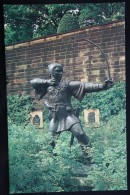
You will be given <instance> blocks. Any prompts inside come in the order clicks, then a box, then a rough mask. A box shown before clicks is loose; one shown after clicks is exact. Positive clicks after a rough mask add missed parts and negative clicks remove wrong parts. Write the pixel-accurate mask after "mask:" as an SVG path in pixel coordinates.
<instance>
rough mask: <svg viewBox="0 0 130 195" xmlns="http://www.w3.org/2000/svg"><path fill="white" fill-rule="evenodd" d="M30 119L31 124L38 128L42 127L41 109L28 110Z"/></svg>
mask: <svg viewBox="0 0 130 195" xmlns="http://www.w3.org/2000/svg"><path fill="white" fill-rule="evenodd" d="M30 120H31V124H32V125H35V126H36V127H38V128H42V127H43V115H42V111H34V112H30Z"/></svg>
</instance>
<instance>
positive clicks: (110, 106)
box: [73, 82, 126, 121]
mask: <svg viewBox="0 0 130 195" xmlns="http://www.w3.org/2000/svg"><path fill="white" fill-rule="evenodd" d="M125 106H126V91H125V82H117V83H115V84H114V86H113V87H112V88H110V89H108V90H103V91H100V92H94V93H88V94H86V96H85V97H84V99H83V101H82V102H81V103H79V102H78V101H77V100H75V99H73V107H74V108H76V107H80V108H81V110H83V109H90V108H92V109H94V108H97V109H99V110H100V116H101V120H102V121H107V120H109V117H110V116H113V115H117V114H118V113H119V111H120V110H122V109H125Z"/></svg>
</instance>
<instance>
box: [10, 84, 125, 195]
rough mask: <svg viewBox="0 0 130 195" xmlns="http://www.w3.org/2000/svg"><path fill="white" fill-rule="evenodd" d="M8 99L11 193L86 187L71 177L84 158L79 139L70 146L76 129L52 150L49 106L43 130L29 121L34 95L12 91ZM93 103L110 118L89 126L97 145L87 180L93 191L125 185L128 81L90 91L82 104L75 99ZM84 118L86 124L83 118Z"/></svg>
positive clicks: (119, 188)
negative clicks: (31, 96) (94, 91)
mask: <svg viewBox="0 0 130 195" xmlns="http://www.w3.org/2000/svg"><path fill="white" fill-rule="evenodd" d="M95 96H96V97H95ZM115 99H118V101H115ZM7 100H8V101H7V103H8V140H9V142H8V146H9V180H10V193H33V192H34V193H35V192H36V193H37V192H61V191H64V192H75V191H80V190H81V191H82V189H81V188H80V187H79V186H78V185H76V186H75V185H74V181H73V179H72V177H73V175H72V169H73V170H77V169H78V168H79V167H81V164H82V163H81V162H83V160H84V159H83V156H82V152H81V149H80V145H79V144H78V142H77V140H76V139H74V144H73V146H72V147H71V148H70V146H69V143H70V139H71V133H70V132H63V133H62V134H61V135H60V136H59V138H58V140H57V142H56V147H55V149H54V150H52V148H51V146H50V141H51V137H50V134H49V133H48V122H49V121H48V119H47V115H48V113H47V110H46V109H45V110H44V111H43V112H44V128H43V129H38V128H36V127H34V126H32V125H30V124H28V123H29V122H28V121H29V120H27V119H29V115H28V114H29V111H30V107H31V104H32V103H31V99H30V97H29V96H25V97H22V96H18V95H17V96H12V97H10V96H9V97H7ZM87 100H88V101H87ZM95 101H96V103H94V102H95ZM112 102H113V104H112ZM90 104H92V108H93V106H94V107H95V106H96V108H99V107H97V106H100V110H101V112H102V118H103V117H104V118H105V119H107V120H106V121H104V120H102V122H101V126H100V127H98V128H84V130H85V132H86V134H87V135H89V136H90V138H91V142H92V146H93V148H92V150H90V152H89V153H90V155H92V156H93V159H94V164H93V165H92V167H93V169H91V170H89V172H88V170H86V173H87V174H88V179H90V180H92V183H93V187H94V188H93V190H94V191H106V190H126V189H127V167H126V113H125V83H124V82H121V83H116V84H115V85H114V86H113V88H111V89H109V90H106V91H102V92H98V93H93V94H88V95H87V96H86V97H85V99H84V100H83V102H82V103H78V105H77V101H73V105H74V106H75V108H76V107H79V106H82V109H83V108H86V107H85V106H87V108H89V106H90ZM106 104H109V108H108V107H107V117H106V115H104V114H105V113H106V110H105V111H104V109H103V107H105V105H106ZM113 108H116V112H114V113H113V112H112V110H113ZM109 109H110V110H111V111H110V112H109ZM80 118H81V120H82V123H83V117H82V116H81V117H80Z"/></svg>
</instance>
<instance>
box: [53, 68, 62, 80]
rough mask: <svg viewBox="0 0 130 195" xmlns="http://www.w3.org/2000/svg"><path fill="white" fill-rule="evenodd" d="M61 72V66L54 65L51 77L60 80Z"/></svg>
mask: <svg viewBox="0 0 130 195" xmlns="http://www.w3.org/2000/svg"><path fill="white" fill-rule="evenodd" d="M62 74H63V69H62V68H61V67H58V66H57V67H55V68H54V69H53V77H54V78H55V79H56V80H58V81H60V80H61V78H62Z"/></svg>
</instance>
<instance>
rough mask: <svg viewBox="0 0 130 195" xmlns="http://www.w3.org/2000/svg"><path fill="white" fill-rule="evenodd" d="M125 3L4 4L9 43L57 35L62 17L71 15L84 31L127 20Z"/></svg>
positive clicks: (6, 41)
mask: <svg viewBox="0 0 130 195" xmlns="http://www.w3.org/2000/svg"><path fill="white" fill-rule="evenodd" d="M124 7H125V4H124V3H123V2H119V3H79V4H29V5H28V4H27V5H26V4H22V5H21V4H19V5H9V4H6V5H4V22H5V44H6V45H9V44H15V43H18V42H21V41H22V42H23V41H28V40H31V39H33V38H37V37H41V36H46V35H51V34H55V33H56V32H57V28H58V25H59V22H60V20H61V18H62V17H63V16H64V15H65V14H71V15H72V16H75V17H76V18H77V19H78V22H79V24H80V28H82V27H86V26H90V25H94V24H102V23H106V22H109V21H113V20H118V19H124V16H125V13H124V10H125V8H124Z"/></svg>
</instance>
